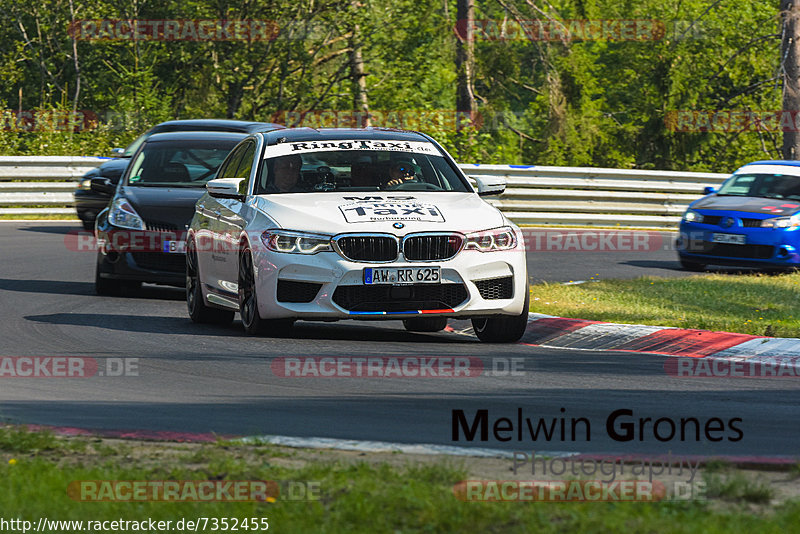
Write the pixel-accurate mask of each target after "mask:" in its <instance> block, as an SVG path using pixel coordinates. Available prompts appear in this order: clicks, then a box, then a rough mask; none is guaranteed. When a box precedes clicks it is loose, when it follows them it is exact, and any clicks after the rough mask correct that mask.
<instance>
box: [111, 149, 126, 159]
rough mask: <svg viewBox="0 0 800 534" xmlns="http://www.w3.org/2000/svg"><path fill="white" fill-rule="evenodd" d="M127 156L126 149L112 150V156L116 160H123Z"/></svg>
mask: <svg viewBox="0 0 800 534" xmlns="http://www.w3.org/2000/svg"><path fill="white" fill-rule="evenodd" d="M124 154H125V149H124V148H112V149H111V155H112V156H114V157H115V158H121V157H122V156H123V155H124Z"/></svg>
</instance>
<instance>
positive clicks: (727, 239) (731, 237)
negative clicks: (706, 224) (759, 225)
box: [711, 234, 747, 245]
mask: <svg viewBox="0 0 800 534" xmlns="http://www.w3.org/2000/svg"><path fill="white" fill-rule="evenodd" d="M746 237H747V236H745V235H743V234H711V240H712V241H713V242H714V243H730V244H731V245H744V244H745V238H746Z"/></svg>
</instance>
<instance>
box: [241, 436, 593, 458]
mask: <svg viewBox="0 0 800 534" xmlns="http://www.w3.org/2000/svg"><path fill="white" fill-rule="evenodd" d="M231 441H234V442H241V443H251V444H259V443H268V444H270V445H282V446H284V447H298V448H303V449H336V450H341V451H360V452H402V453H406V454H443V455H447V456H474V457H479V458H513V456H514V453H513V451H508V450H502V449H485V448H480V447H455V446H450V445H434V444H430V443H391V442H388V441H359V440H353V439H335V438H313V437H311V438H298V437H293V436H271V435H265V436H248V437H244V438H237V439H233V440H231ZM578 454H583V453H580V452H564V451H536V457H537V458H538V457H540V456H541V457H546V458H568V457H570V456H576V455H578Z"/></svg>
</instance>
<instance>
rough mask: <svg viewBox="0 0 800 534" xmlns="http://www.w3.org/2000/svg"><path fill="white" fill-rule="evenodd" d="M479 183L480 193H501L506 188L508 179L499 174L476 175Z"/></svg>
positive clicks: (486, 194)
mask: <svg viewBox="0 0 800 534" xmlns="http://www.w3.org/2000/svg"><path fill="white" fill-rule="evenodd" d="M474 178H475V182H476V183H477V184H478V195H480V196H482V197H485V196H489V195H499V194H501V193H502V192H503V191H505V190H506V183H507V182H506V179H505V178H501V177H499V176H474Z"/></svg>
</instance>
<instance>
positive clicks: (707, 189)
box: [703, 185, 717, 195]
mask: <svg viewBox="0 0 800 534" xmlns="http://www.w3.org/2000/svg"><path fill="white" fill-rule="evenodd" d="M716 192H717V188H716V187H711V186H710V185H707V186H705V187H704V188H703V194H704V195H710V194H711V193H716Z"/></svg>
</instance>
